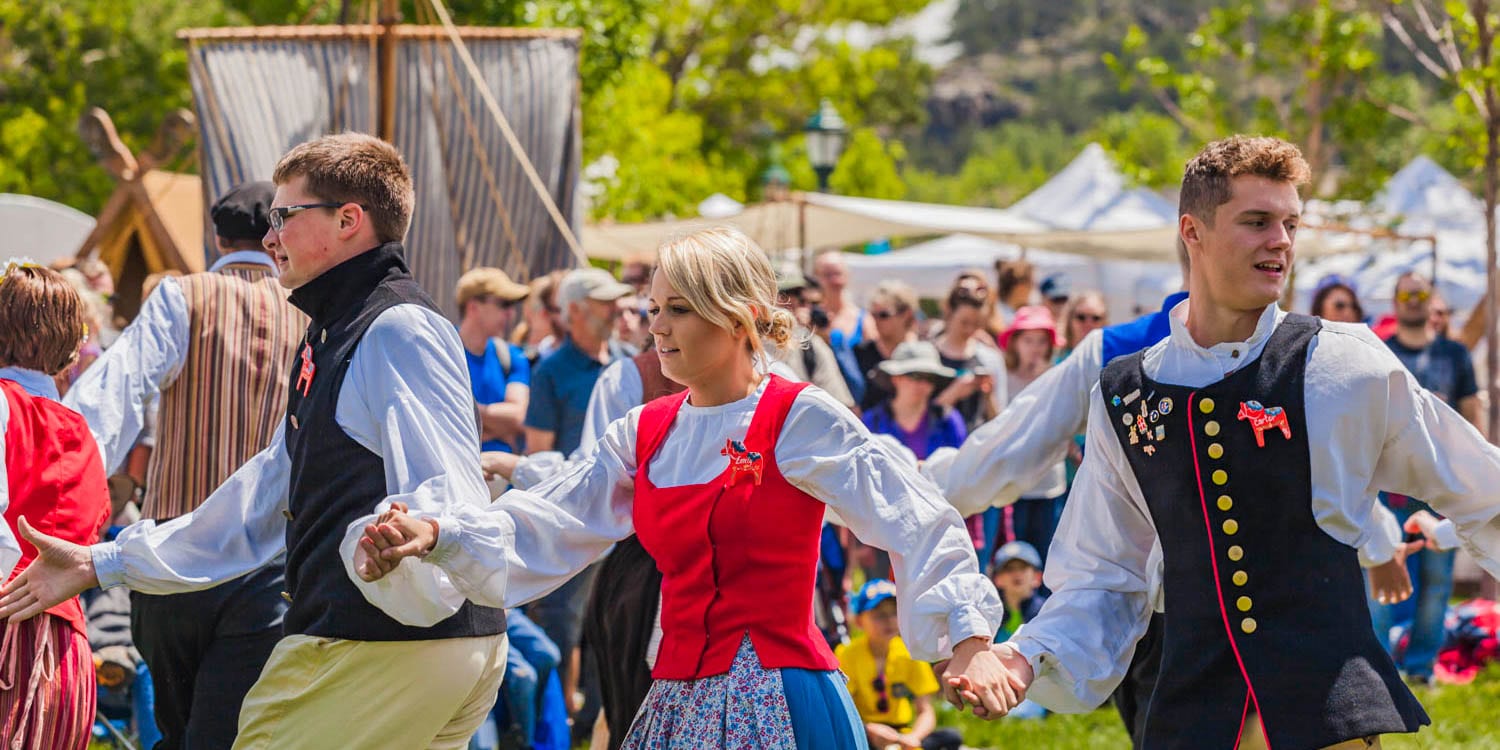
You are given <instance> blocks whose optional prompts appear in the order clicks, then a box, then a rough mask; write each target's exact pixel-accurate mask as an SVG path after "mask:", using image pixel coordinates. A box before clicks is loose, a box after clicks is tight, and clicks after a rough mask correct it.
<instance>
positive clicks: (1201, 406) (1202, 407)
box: [1198, 398, 1214, 414]
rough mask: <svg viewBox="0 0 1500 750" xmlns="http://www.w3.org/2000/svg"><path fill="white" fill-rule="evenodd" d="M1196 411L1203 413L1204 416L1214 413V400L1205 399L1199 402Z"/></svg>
mask: <svg viewBox="0 0 1500 750" xmlns="http://www.w3.org/2000/svg"><path fill="white" fill-rule="evenodd" d="M1198 410H1199V411H1201V412H1203V413H1204V414H1212V413H1214V400H1213V399H1211V398H1205V399H1203V400H1201V401H1199V402H1198Z"/></svg>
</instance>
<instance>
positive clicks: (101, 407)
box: [63, 250, 276, 474]
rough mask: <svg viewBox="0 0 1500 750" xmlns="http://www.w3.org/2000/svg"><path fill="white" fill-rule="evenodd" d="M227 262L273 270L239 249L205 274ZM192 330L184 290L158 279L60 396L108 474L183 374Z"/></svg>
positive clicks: (256, 254)
mask: <svg viewBox="0 0 1500 750" xmlns="http://www.w3.org/2000/svg"><path fill="white" fill-rule="evenodd" d="M231 263H254V264H256V265H261V266H267V267H268V268H270V269H271V270H273V271H274V270H275V269H276V264H275V263H273V262H272V261H271V256H269V255H266V254H265V253H263V252H260V251H258V250H237V251H235V252H232V253H229V254H227V255H225V256H223V257H222V258H219V260H218V261H217V262H215V263H214V265H213V267H212V268H210V269H209V270H210V271H216V270H218V269H220V268H222V267H224V266H226V265H229V264H231ZM192 327H193V324H192V314H191V312H190V311H189V310H188V304H187V298H186V297H184V296H183V294H182V287H181V286H179V285H178V284H177V281H176V280H174V279H172V278H171V277H167V278H164V279H162V280H161V283H160V284H158V285H157V287H156V290H155V291H153V292H152V293H151V296H149V297H147V298H146V301H145V302H144V303H142V305H141V311H140V314H138V315H136V317H135V320H133V321H131V322H130V325H128V326H126V327H125V330H124V331H122V332H121V333H120V335H119V336H118V337H116V339H115V341H114V343H113V344H111V345H110V347H109V349H108V350H106V351H105V352H104V356H102V357H100V358H99V359H98V360H97V361H95V362H94V364H93V365H91V366H90V367H89V368H88V369H87V370H84V372H83V376H82V377H80V378H79V379H78V382H76V383H74V384H73V386H72V387H71V388H69V389H68V393H67V395H66V396H64V397H63V404H65V405H67V406H68V407H69V408H71V409H73V410H74V411H76V412H78V413H79V414H82V415H83V417H84V419H85V420H87V421H88V423H89V431H91V432H92V433H93V434H94V440H95V441H96V442H98V443H99V456H100V458H102V459H104V471H105V473H106V474H113V473H115V472H116V471H119V469H120V465H121V464H123V463H124V462H125V457H126V456H127V455H129V453H130V449H131V447H133V446H134V445H135V443H136V439H137V438H138V437H140V435H141V431H142V430H144V429H146V427H147V423H148V421H149V420H150V419H151V418H152V417H151V410H152V406H153V403H154V402H155V401H156V399H157V398H158V397H159V396H160V395H161V392H162V391H163V390H165V389H166V388H167V387H168V386H170V385H171V384H172V383H173V381H175V380H176V379H177V375H178V373H180V372H181V371H182V366H183V364H184V363H185V362H186V361H187V355H188V346H189V342H188V337H189V336H190V335H192Z"/></svg>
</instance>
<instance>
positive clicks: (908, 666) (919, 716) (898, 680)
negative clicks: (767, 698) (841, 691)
mask: <svg viewBox="0 0 1500 750" xmlns="http://www.w3.org/2000/svg"><path fill="white" fill-rule="evenodd" d="M849 609H850V610H851V611H852V612H853V613H854V623H855V624H856V625H858V626H859V629H860V630H861V631H862V632H861V633H860V635H858V636H855V637H854V638H853V639H851V640H850V641H849V642H848V643H846V644H844V645H842V646H839V647H838V648H837V649H835V650H834V655H835V656H837V657H838V660H839V668H840V669H842V670H843V672H844V674H845V675H847V676H848V677H849V694H850V695H851V696H852V697H853V698H854V707H855V709H857V710H858V711H859V718H860V721H862V722H864V725H865V734H866V735H867V736H868V737H869V740H870V747H871V748H888V747H891V746H897V747H902V748H919V747H923V742H922V741H923V740H924V739H926V738H927V736H928V735H929V734H932V730H933V728H934V727H936V726H937V713H936V711H934V709H933V707H932V696H933V695H934V694H936V693H937V692H938V684H937V678H935V677H934V676H933V672H932V666H931V665H929V664H927V663H926V662H922V661H917V660H916V659H913V658H912V656H911V653H910V652H909V651H907V650H906V644H904V643H902V642H901V632H900V630H899V629H898V627H897V624H896V584H894V583H891V582H890V581H887V580H885V579H883V578H876V579H873V580H871V581H869V582H868V583H866V584H865V585H864V587H863V588H861V589H860V590H859V593H857V594H855V595H854V598H853V600H851V601H850V603H849Z"/></svg>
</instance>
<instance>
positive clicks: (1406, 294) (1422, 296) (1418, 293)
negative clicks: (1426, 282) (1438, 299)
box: [1396, 289, 1432, 305]
mask: <svg viewBox="0 0 1500 750" xmlns="http://www.w3.org/2000/svg"><path fill="white" fill-rule="evenodd" d="M1431 298H1432V292H1431V291H1429V290H1426V289H1417V290H1415V291H1413V290H1411V289H1407V290H1406V291H1401V292H1396V301H1397V302H1400V303H1401V304H1403V305H1405V304H1408V303H1411V302H1426V301H1427V300H1429V299H1431Z"/></svg>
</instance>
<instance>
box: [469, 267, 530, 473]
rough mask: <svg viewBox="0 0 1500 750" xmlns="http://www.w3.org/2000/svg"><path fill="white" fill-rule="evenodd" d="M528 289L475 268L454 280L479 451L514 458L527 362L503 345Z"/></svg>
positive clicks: (521, 354)
mask: <svg viewBox="0 0 1500 750" xmlns="http://www.w3.org/2000/svg"><path fill="white" fill-rule="evenodd" d="M530 294H531V287H528V286H526V285H525V284H519V283H516V282H514V281H511V278H510V276H509V275H507V274H506V273H505V272H504V271H502V270H500V269H498V268H476V269H474V270H472V271H469V272H468V273H465V274H464V275H463V276H461V277H459V279H458V288H457V290H456V291H455V293H454V301H455V302H456V303H457V304H458V314H459V316H460V317H459V322H458V338H459V339H460V340H462V341H463V342H464V354H465V359H466V360H468V365H469V383H470V385H471V386H472V387H473V389H474V403H475V405H476V408H477V409H478V410H479V438H480V440H482V441H483V442H482V443H481V445H480V450H484V451H502V452H504V453H519V452H520V447H521V438H522V437H524V435H525V433H524V430H525V428H524V427H523V423H524V422H525V420H526V406H527V404H528V403H530V401H531V363H530V362H529V361H528V360H527V359H526V353H525V352H524V351H522V350H521V347H519V346H516V345H514V344H511V343H509V342H507V341H506V340H505V336H506V334H508V333H510V330H511V329H512V328H514V327H515V322H516V311H517V310H518V309H519V307H520V303H521V302H522V301H524V300H525V299H526V297H527V296H529V295H530Z"/></svg>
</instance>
